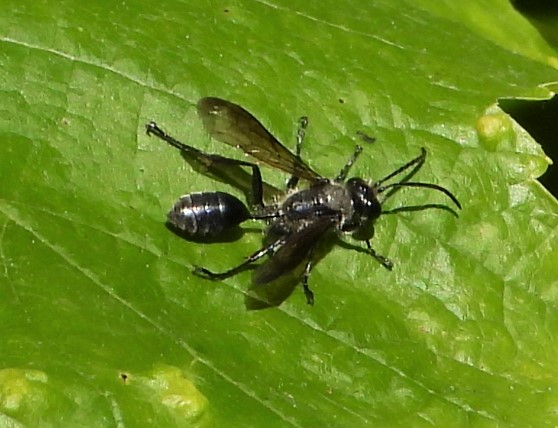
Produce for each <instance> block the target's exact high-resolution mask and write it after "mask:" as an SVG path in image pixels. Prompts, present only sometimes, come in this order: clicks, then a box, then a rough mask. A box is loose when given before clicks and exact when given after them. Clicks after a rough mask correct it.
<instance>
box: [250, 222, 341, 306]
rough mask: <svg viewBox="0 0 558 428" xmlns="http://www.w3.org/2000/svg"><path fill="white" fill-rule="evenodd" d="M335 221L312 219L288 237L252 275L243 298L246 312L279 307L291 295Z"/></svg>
mask: <svg viewBox="0 0 558 428" xmlns="http://www.w3.org/2000/svg"><path fill="white" fill-rule="evenodd" d="M335 221H336V220H335V219H333V218H331V217H323V218H319V219H316V220H315V221H314V222H312V223H311V224H309V225H308V226H307V227H305V228H303V229H301V230H300V231H298V232H296V233H293V234H292V235H290V236H288V237H287V238H286V240H285V243H284V244H283V246H282V247H281V248H279V250H278V251H277V252H275V253H274V254H273V255H272V256H271V257H270V258H269V259H268V260H267V261H266V262H265V263H263V264H261V265H260V266H258V267H257V268H256V269H255V270H254V272H253V273H252V286H251V287H250V290H249V293H248V296H247V297H246V302H245V303H246V307H247V308H248V309H263V308H267V307H271V306H279V305H280V304H281V303H282V302H283V301H284V300H285V299H286V298H287V297H289V295H290V294H291V293H292V292H293V290H294V288H295V287H296V285H297V284H298V283H300V279H301V276H302V274H303V273H304V269H305V267H306V263H307V262H308V261H309V260H310V259H311V258H312V256H313V254H314V250H315V249H316V247H318V245H319V244H320V243H321V241H322V239H323V238H324V237H325V236H326V235H327V234H328V232H329V231H331V230H332V229H333V227H334V225H335Z"/></svg>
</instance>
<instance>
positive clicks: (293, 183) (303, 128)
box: [287, 116, 308, 190]
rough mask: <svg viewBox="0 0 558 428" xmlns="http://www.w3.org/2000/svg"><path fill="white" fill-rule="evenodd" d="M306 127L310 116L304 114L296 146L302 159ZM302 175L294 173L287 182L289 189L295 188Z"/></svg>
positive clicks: (297, 154)
mask: <svg viewBox="0 0 558 428" xmlns="http://www.w3.org/2000/svg"><path fill="white" fill-rule="evenodd" d="M306 128H308V118H307V117H306V116H302V117H301V118H300V119H298V129H297V131H296V146H295V156H296V157H297V158H298V159H300V150H301V149H302V142H303V141H304V136H305V135H306ZM299 179H300V177H297V176H296V175H292V176H291V178H289V181H288V182H287V190H293V189H294V188H295V187H296V186H297V184H298V180H299Z"/></svg>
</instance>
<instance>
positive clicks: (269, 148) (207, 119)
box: [197, 97, 321, 182]
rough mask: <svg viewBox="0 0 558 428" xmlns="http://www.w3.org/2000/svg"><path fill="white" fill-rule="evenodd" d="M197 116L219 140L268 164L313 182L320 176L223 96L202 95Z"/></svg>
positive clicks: (256, 120) (256, 121) (252, 117)
mask: <svg viewBox="0 0 558 428" xmlns="http://www.w3.org/2000/svg"><path fill="white" fill-rule="evenodd" d="M197 109H198V115H199V116H200V118H201V119H202V121H203V125H204V127H205V129H206V131H207V132H208V133H209V134H210V135H211V136H212V137H214V138H215V139H216V140H219V141H221V142H222V143H225V144H229V145H231V146H233V147H238V148H240V149H242V150H243V151H244V153H247V154H249V155H251V156H254V157H255V158H256V159H258V160H260V161H262V162H265V163H266V164H268V165H270V166H272V167H274V168H277V169H280V170H282V171H285V172H288V173H290V174H293V175H294V176H296V177H299V178H303V179H306V180H309V181H311V182H314V181H317V180H320V179H321V176H320V175H319V174H318V173H317V172H315V171H314V170H312V169H311V168H310V167H309V166H308V165H306V164H305V163H304V162H303V161H302V160H301V159H300V158H299V157H298V156H295V155H294V154H293V153H291V151H290V150H288V149H287V148H285V146H283V145H282V144H281V143H280V142H279V141H277V139H276V138H275V137H274V136H273V135H271V134H270V133H269V131H267V129H265V128H264V126H263V125H262V124H261V123H260V122H259V121H258V119H256V118H255V117H254V116H252V115H251V114H250V113H248V112H247V111H246V110H244V109H243V108H242V107H240V106H239V105H237V104H233V103H231V102H229V101H225V100H222V99H220V98H214V97H207V98H202V99H201V100H199V101H198V104H197Z"/></svg>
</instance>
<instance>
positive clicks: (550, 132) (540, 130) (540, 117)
mask: <svg viewBox="0 0 558 428" xmlns="http://www.w3.org/2000/svg"><path fill="white" fill-rule="evenodd" d="M499 105H500V108H501V109H502V110H504V111H505V112H506V113H508V114H509V115H510V116H511V117H513V119H514V120H515V121H516V122H518V123H519V124H520V125H521V126H522V127H523V128H524V129H525V130H526V131H527V132H528V133H529V134H531V136H532V137H533V138H534V139H535V140H536V141H537V142H538V143H539V144H540V145H541V146H542V148H543V150H544V151H545V153H546V154H547V156H549V157H550V158H551V159H552V160H554V161H556V160H557V159H558V96H556V95H555V96H554V97H553V98H551V99H550V100H543V101H529V100H508V99H502V100H500V101H499ZM539 181H540V182H541V183H542V184H543V185H544V186H545V187H546V188H547V189H548V191H549V192H550V193H552V194H553V195H554V196H555V197H558V169H557V168H556V164H554V165H550V166H549V167H548V170H547V171H546V173H545V174H544V175H543V176H542V177H540V178H539Z"/></svg>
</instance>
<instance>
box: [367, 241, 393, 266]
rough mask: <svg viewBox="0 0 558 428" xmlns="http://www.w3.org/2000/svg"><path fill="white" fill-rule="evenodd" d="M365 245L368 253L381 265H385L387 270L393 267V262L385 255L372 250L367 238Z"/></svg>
mask: <svg viewBox="0 0 558 428" xmlns="http://www.w3.org/2000/svg"><path fill="white" fill-rule="evenodd" d="M366 246H367V247H368V252H369V253H370V255H371V256H372V257H374V258H375V259H376V260H378V261H379V262H380V263H381V265H382V266H383V267H385V268H386V269H387V270H392V269H393V262H392V261H391V260H390V259H388V258H387V257H384V256H382V255H380V254H378V253H376V251H374V249H373V248H372V245H370V241H369V240H368V239H367V240H366Z"/></svg>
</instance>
